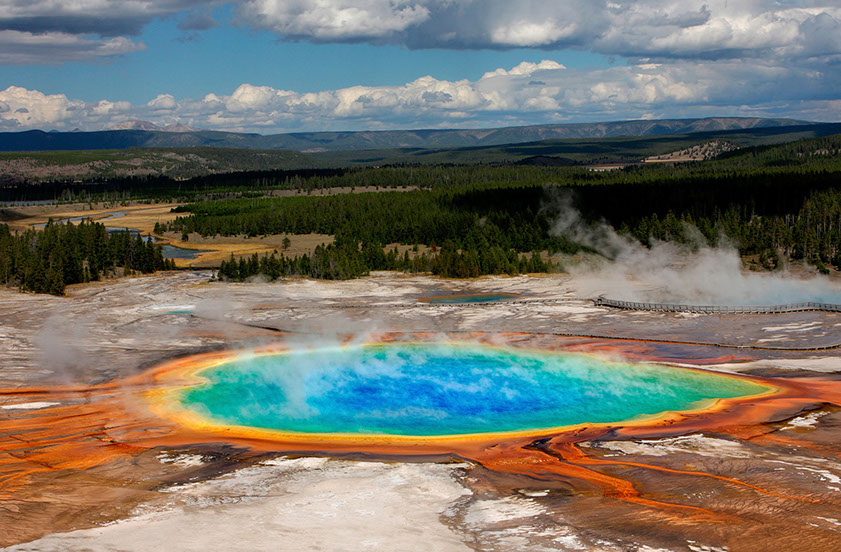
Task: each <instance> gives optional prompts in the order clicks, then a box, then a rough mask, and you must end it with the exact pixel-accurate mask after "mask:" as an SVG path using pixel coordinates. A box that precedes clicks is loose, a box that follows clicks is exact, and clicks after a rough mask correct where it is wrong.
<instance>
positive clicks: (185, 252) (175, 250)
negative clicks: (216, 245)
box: [161, 244, 207, 259]
mask: <svg viewBox="0 0 841 552" xmlns="http://www.w3.org/2000/svg"><path fill="white" fill-rule="evenodd" d="M161 253H162V254H163V256H164V259H196V258H198V256H199V255H201V254H202V253H207V250H205V249H185V248H183V247H175V246H174V245H169V244H164V245H163V246H161Z"/></svg>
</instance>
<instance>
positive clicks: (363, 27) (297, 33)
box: [241, 0, 429, 41]
mask: <svg viewBox="0 0 841 552" xmlns="http://www.w3.org/2000/svg"><path fill="white" fill-rule="evenodd" d="M423 3H424V2H411V1H404V0H315V1H312V0H246V1H244V2H242V12H241V13H242V17H243V18H244V19H246V20H247V21H249V22H250V23H251V24H253V25H254V26H256V27H260V28H264V29H270V30H272V31H274V32H276V33H278V34H282V35H284V36H287V37H289V38H308V39H312V40H316V41H343V40H358V39H366V40H370V39H382V38H383V37H388V36H391V35H394V34H395V33H398V32H400V31H405V30H406V29H408V28H410V27H412V26H415V25H417V24H419V23H422V22H423V21H426V20H427V18H428V17H429V10H428V9H427V7H426V6H424V5H423Z"/></svg>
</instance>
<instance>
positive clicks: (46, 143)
mask: <svg viewBox="0 0 841 552" xmlns="http://www.w3.org/2000/svg"><path fill="white" fill-rule="evenodd" d="M151 124H152V123H146V122H144V121H127V122H126V123H124V125H125V126H127V127H131V128H120V129H116V130H103V131H94V132H78V131H76V132H44V131H41V130H29V131H23V132H1V133H0V151H47V150H96V149H127V148H132V147H153V148H171V147H199V146H207V147H216V148H244V149H287V150H297V151H301V152H324V151H347V150H368V149H389V148H447V147H449V148H457V147H471V146H497V145H503V144H518V143H525V142H536V141H541V140H557V139H574V138H613V137H619V136H660V135H668V134H689V133H695V132H710V131H723V130H739V129H758V128H779V127H788V126H806V125H813V124H819V123H813V122H810V121H798V120H794V119H764V118H758V117H710V118H705V119H661V120H638V121H614V122H605V123H571V124H551V125H533V126H521V127H503V128H490V129H426V130H384V131H348V132H298V133H287V134H273V135H262V134H244V133H236V132H221V131H212V130H195V129H192V128H191V127H186V126H183V125H168V126H167V127H163V128H161V127H157V126H156V125H152V126H155V128H154V129H152V128H149V127H148V125H151ZM121 126H122V125H121ZM135 127H140V128H135Z"/></svg>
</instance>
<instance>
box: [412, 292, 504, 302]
mask: <svg viewBox="0 0 841 552" xmlns="http://www.w3.org/2000/svg"><path fill="white" fill-rule="evenodd" d="M518 297H519V296H518V295H514V294H512V293H477V294H476V295H442V296H440V297H432V298H430V299H429V300H428V302H429V303H495V302H497V301H507V300H510V299H517V298H518Z"/></svg>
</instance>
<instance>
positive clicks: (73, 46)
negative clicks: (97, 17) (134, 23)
mask: <svg viewBox="0 0 841 552" xmlns="http://www.w3.org/2000/svg"><path fill="white" fill-rule="evenodd" d="M144 49H146V45H145V44H144V43H143V42H134V41H132V40H129V39H128V38H124V37H114V38H109V39H90V38H85V37H81V36H78V35H72V34H67V33H63V32H47V33H41V34H35V33H30V32H24V31H11V30H5V31H2V30H0V63H7V64H15V65H25V64H32V63H50V64H58V63H63V62H67V61H83V60H88V59H96V58H102V57H108V56H117V55H122V54H127V53H130V52H137V51H139V50H144Z"/></svg>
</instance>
